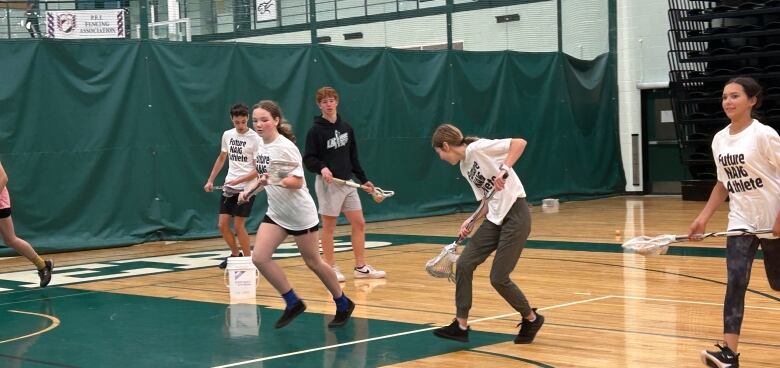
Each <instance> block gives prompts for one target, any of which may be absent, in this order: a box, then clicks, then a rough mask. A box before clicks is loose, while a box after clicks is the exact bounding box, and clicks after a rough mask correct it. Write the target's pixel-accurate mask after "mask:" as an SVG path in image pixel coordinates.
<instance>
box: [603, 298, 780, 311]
mask: <svg viewBox="0 0 780 368" xmlns="http://www.w3.org/2000/svg"><path fill="white" fill-rule="evenodd" d="M614 297H615V298H621V299H634V300H650V301H656V302H672V303H682V304H699V305H714V306H719V307H722V306H723V303H711V302H698V301H695V300H678V299H662V298H647V297H642V296H627V295H614ZM745 308H750V309H764V310H773V311H780V308H772V307H752V306H748V305H746V306H745Z"/></svg>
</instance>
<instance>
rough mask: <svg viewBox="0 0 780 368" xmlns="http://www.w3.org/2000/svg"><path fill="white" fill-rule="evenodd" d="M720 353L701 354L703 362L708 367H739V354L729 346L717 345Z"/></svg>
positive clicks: (705, 352) (707, 352)
mask: <svg viewBox="0 0 780 368" xmlns="http://www.w3.org/2000/svg"><path fill="white" fill-rule="evenodd" d="M715 346H717V347H718V348H719V349H720V351H707V350H704V351H702V352H701V362H702V363H704V364H705V365H707V366H708V367H714V368H736V367H739V354H737V353H735V352H733V351H732V350H731V349H729V347H728V346H721V345H720V344H715Z"/></svg>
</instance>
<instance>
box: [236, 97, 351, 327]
mask: <svg viewBox="0 0 780 368" xmlns="http://www.w3.org/2000/svg"><path fill="white" fill-rule="evenodd" d="M252 121H253V122H254V127H255V130H256V131H257V133H258V134H260V136H261V137H262V138H263V144H262V145H261V146H260V149H259V150H258V154H257V157H256V159H255V162H256V165H257V167H256V169H257V172H256V173H253V174H250V175H248V176H245V177H244V178H242V179H243V180H250V179H252V177H253V176H254V177H255V181H254V182H253V183H252V184H249V185H247V186H246V189H244V191H243V192H242V193H241V194H239V201H242V202H243V201H244V200H245V199H246V197H247V195H248V194H249V193H252V192H253V191H254V190H255V188H257V186H258V185H266V184H268V173H267V172H268V163H270V162H271V160H285V161H295V162H298V167H297V168H295V170H293V171H292V172H291V173H290V175H289V176H287V177H286V178H284V179H282V180H281V182H280V183H279V184H280V185H281V186H277V185H267V186H265V191H266V192H267V193H268V210H267V212H266V214H265V217H264V218H263V221H262V223H261V224H260V228H259V229H258V230H257V237H256V238H255V247H254V251H253V252H252V261H253V262H254V264H255V266H257V269H258V270H260V272H261V273H262V274H263V276H264V277H265V278H266V279H267V280H268V282H269V283H271V285H273V287H274V288H275V289H276V290H277V291H278V292H279V294H281V295H282V298H284V301H285V303H286V304H287V306H286V308H285V310H284V313H283V314H282V316H281V318H279V320H278V321H277V322H276V325H275V326H274V327H276V328H281V327H284V326H286V325H287V324H288V323H290V322H291V321H292V320H293V319H295V317H297V316H298V315H299V314H301V313H303V311H304V310H306V305H305V304H304V303H303V300H301V299H300V298H298V296H297V295H296V294H295V291H293V289H292V286H290V282H289V281H288V280H287V276H286V275H285V274H284V271H283V270H282V268H281V267H279V265H278V264H276V262H274V261H273V259H271V256H273V253H274V251H275V250H276V248H277V247H278V246H279V244H281V243H282V242H283V241H284V239H285V238H287V236H288V235H292V236H294V237H295V242H296V243H297V244H298V250H299V251H300V252H301V256H302V257H303V260H304V262H306V266H308V267H309V269H311V270H312V271H314V273H315V274H316V275H317V277H319V279H320V281H322V283H323V284H325V286H326V287H327V288H328V290H329V291H330V293H331V294H332V295H333V300H334V301H335V302H336V316H335V318H333V320H332V321H331V322H330V323H329V324H328V326H329V327H337V326H342V325H344V324H345V323H346V322H347V320H348V319H349V317H350V315H352V311H353V310H354V309H355V303H353V302H352V301H351V300H349V298H347V297H346V295H344V293H343V292H342V290H341V287H340V286H339V282H338V280H337V279H336V274H335V273H334V272H333V269H332V268H331V267H330V265H328V264H327V263H325V262H324V261H323V260H322V258H321V257H320V252H319V237H318V231H317V230H318V223H319V219H318V217H317V208H316V206H315V205H314V199H312V197H311V195H310V194H309V190H308V188H307V187H306V181H305V180H304V178H303V167H302V166H301V153H300V151H299V150H298V147H296V146H295V143H293V141H294V140H295V136H294V135H293V134H292V130H291V129H290V127H289V124H286V123H283V118H282V111H281V109H280V108H279V106H278V105H277V104H276V103H275V102H273V101H260V102H259V103H257V104H256V105H255V106H254V107H253V111H252Z"/></svg>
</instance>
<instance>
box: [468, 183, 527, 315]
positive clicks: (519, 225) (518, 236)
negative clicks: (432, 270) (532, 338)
mask: <svg viewBox="0 0 780 368" xmlns="http://www.w3.org/2000/svg"><path fill="white" fill-rule="evenodd" d="M530 233H531V211H529V210H528V203H527V202H526V201H525V198H518V199H517V200H516V201H515V204H514V205H512V208H511V209H510V210H509V212H508V213H507V214H506V216H505V217H504V221H503V223H502V224H501V225H500V226H499V225H496V224H494V223H492V222H490V221H487V220H485V221H484V222H482V225H481V226H480V227H479V229H477V231H476V233H474V236H473V237H472V238H471V241H469V244H468V246H466V247H465V249H464V251H463V253H462V254H461V255H460V257H459V258H458V262H457V268H456V269H455V307H456V308H457V314H456V316H457V317H460V318H468V316H469V310H470V309H471V299H472V296H471V289H472V281H473V279H474V269H476V268H477V266H479V265H480V264H482V262H485V260H486V259H487V257H488V256H490V254H491V253H493V251H495V252H496V256H495V258H494V259H493V266H492V267H491V268H490V284H491V285H493V288H495V289H496V291H498V294H499V295H501V297H502V298H504V300H506V301H507V302H508V303H509V305H511V306H512V308H514V309H515V310H516V311H518V312H520V314H521V315H522V316H527V315H529V314H531V307H530V306H529V304H528V300H527V299H526V298H525V295H523V292H522V291H520V289H519V288H518V287H517V285H515V283H514V282H512V280H511V279H509V274H510V273H511V272H512V270H514V269H515V266H516V265H517V260H518V259H519V258H520V253H522V252H523V247H524V246H525V242H526V240H527V239H528V235H529V234H530Z"/></svg>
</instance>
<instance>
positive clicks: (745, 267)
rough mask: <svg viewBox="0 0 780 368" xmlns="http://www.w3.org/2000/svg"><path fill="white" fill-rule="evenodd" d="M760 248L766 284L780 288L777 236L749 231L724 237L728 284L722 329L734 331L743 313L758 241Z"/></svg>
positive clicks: (736, 332)
mask: <svg viewBox="0 0 780 368" xmlns="http://www.w3.org/2000/svg"><path fill="white" fill-rule="evenodd" d="M759 244H761V250H762V251H763V252H764V268H765V269H766V278H767V279H768V280H769V286H770V287H772V289H773V290H777V291H780V239H759V238H758V237H756V236H753V235H744V236H730V237H728V239H727V240H726V269H727V270H728V285H727V286H726V299H725V301H724V303H723V333H727V334H737V335H739V331H740V329H741V328H742V318H743V317H744V314H745V293H746V292H747V287H748V283H749V282H750V271H751V269H752V267H753V258H755V256H756V250H758V245H759Z"/></svg>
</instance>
